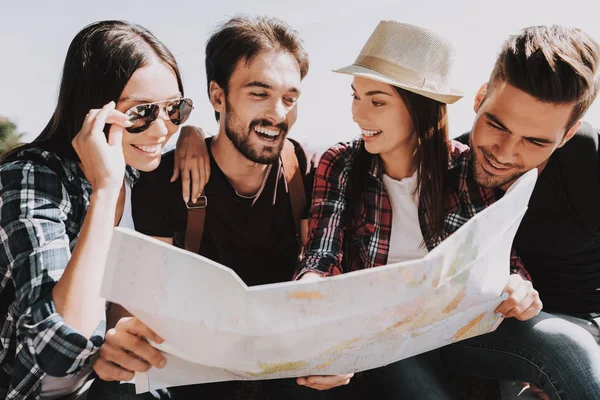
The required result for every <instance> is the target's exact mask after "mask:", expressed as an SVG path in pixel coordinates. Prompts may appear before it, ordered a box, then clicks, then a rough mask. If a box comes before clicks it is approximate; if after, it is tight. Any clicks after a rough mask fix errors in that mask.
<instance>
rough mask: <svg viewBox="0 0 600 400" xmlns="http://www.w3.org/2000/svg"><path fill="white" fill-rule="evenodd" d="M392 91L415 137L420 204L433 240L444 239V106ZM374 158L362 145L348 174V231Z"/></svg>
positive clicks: (445, 125)
mask: <svg viewBox="0 0 600 400" xmlns="http://www.w3.org/2000/svg"><path fill="white" fill-rule="evenodd" d="M393 87H394V89H395V90H396V92H398V94H399V95H400V97H401V98H402V100H403V101H404V104H405V105H406V108H407V109H408V112H409V114H410V117H411V119H412V122H413V126H414V129H415V132H416V133H417V135H418V144H417V151H416V155H415V158H416V164H417V171H416V172H417V190H418V191H419V203H420V205H421V206H423V207H425V209H426V210H427V215H426V218H427V221H428V223H429V228H430V229H431V232H432V234H433V238H438V239H441V238H443V235H444V200H445V196H444V194H445V191H446V175H447V171H448V156H449V139H448V116H447V114H446V104H443V103H440V102H438V101H435V100H432V99H429V98H427V97H424V96H421V95H418V94H416V93H412V92H409V91H406V90H403V89H400V88H398V87H395V86H393ZM374 157H377V156H376V155H373V154H370V153H369V152H368V151H367V150H366V149H365V145H364V142H362V141H361V143H360V147H359V149H358V152H357V154H356V157H355V159H354V161H353V165H352V172H351V174H350V187H349V189H348V211H347V214H346V216H347V221H348V222H347V223H346V226H348V227H351V225H350V224H351V221H352V220H353V219H354V216H355V213H356V212H358V211H359V210H360V208H359V207H360V204H361V202H362V201H363V194H364V192H365V187H366V184H367V179H368V176H369V170H370V168H371V164H372V163H373V158H374Z"/></svg>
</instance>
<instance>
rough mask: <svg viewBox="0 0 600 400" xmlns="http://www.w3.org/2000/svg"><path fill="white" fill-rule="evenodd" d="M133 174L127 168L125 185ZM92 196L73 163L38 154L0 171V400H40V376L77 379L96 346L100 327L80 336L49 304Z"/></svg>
mask: <svg viewBox="0 0 600 400" xmlns="http://www.w3.org/2000/svg"><path fill="white" fill-rule="evenodd" d="M136 175H137V171H134V170H130V169H129V168H128V173H127V178H128V179H129V180H130V181H131V182H133V181H134V180H135V177H136ZM91 191H92V187H91V185H90V183H89V182H88V181H87V180H86V179H85V177H84V174H83V172H82V171H81V169H80V168H79V167H78V165H77V164H76V163H75V162H73V161H70V160H67V159H63V158H61V157H59V156H57V155H56V154H54V153H50V152H47V151H43V150H42V149H39V148H32V149H28V150H24V151H22V152H21V153H20V154H19V156H18V159H17V160H16V161H13V162H9V163H6V164H3V165H0V279H1V281H0V313H1V314H0V315H1V316H2V321H3V322H2V330H1V331H0V332H1V333H0V341H1V347H0V398H6V399H37V398H40V388H41V385H40V383H41V380H42V378H43V377H44V375H45V374H46V373H47V374H49V375H52V376H66V375H71V374H75V373H77V372H78V371H79V370H81V368H82V367H84V366H86V365H89V362H90V358H91V357H92V355H94V354H95V353H96V351H97V350H98V348H99V347H100V345H101V344H102V341H103V337H104V331H105V326H106V324H105V321H99V326H98V328H97V329H96V331H95V332H94V334H93V335H92V337H91V338H86V337H84V336H82V335H81V334H80V333H79V332H77V331H76V330H75V329H73V328H71V327H70V326H68V325H66V324H65V322H64V320H63V318H62V317H61V316H60V315H59V314H58V313H57V311H56V307H55V305H54V301H53V299H52V289H53V287H54V285H55V284H56V282H57V281H58V280H59V279H60V277H61V276H62V274H63V272H64V270H65V268H66V266H67V263H68V262H69V259H70V257H71V252H72V251H73V249H74V247H75V245H76V244H77V237H78V236H79V231H80V230H81V225H82V224H83V220H84V218H85V214H86V211H87V208H88V205H89V202H90V195H91Z"/></svg>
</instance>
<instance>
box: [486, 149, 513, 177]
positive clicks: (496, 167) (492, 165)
mask: <svg viewBox="0 0 600 400" xmlns="http://www.w3.org/2000/svg"><path fill="white" fill-rule="evenodd" d="M480 151H481V155H482V156H483V163H482V164H483V168H484V169H485V170H486V171H487V172H488V173H490V174H492V175H503V174H505V173H506V172H507V171H510V170H511V169H512V168H513V167H507V166H506V165H504V164H500V163H498V162H496V161H494V160H493V159H492V158H491V157H490V156H489V155H488V154H486V152H485V151H484V150H482V149H480Z"/></svg>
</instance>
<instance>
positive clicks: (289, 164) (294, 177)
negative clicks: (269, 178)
mask: <svg viewBox="0 0 600 400" xmlns="http://www.w3.org/2000/svg"><path fill="white" fill-rule="evenodd" d="M281 163H282V164H283V173H284V175H285V181H286V183H287V187H288V193H289V194H290V203H291V205H292V214H293V216H294V224H295V226H296V234H297V235H298V237H300V233H301V230H300V221H301V217H302V211H303V210H304V209H305V207H306V193H305V191H304V182H303V181H302V171H301V170H300V164H299V163H298V157H296V149H295V147H294V143H292V142H291V141H290V140H287V139H286V140H285V143H284V145H283V150H282V151H281Z"/></svg>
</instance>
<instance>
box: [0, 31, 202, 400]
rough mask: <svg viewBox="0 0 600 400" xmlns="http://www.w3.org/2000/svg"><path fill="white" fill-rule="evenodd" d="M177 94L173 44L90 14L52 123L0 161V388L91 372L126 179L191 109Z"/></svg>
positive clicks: (80, 378)
mask: <svg viewBox="0 0 600 400" xmlns="http://www.w3.org/2000/svg"><path fill="white" fill-rule="evenodd" d="M183 95H184V93H183V86H182V81H181V76H180V73H179V69H178V67H177V63H176V61H175V59H174V57H173V55H172V54H171V53H170V51H169V50H168V49H167V48H166V47H165V46H164V45H163V44H162V43H161V42H159V41H158V39H156V37H154V35H152V34H151V33H150V32H149V31H148V30H146V29H145V28H143V27H141V26H139V25H133V24H130V23H127V22H120V21H102V22H97V23H94V24H92V25H89V26H88V27H86V28H84V29H83V30H82V31H81V32H79V33H78V34H77V35H76V36H75V38H74V39H73V41H72V42H71V45H70V47H69V50H68V52H67V56H66V60H65V64H64V70H63V75H62V82H61V85H60V91H59V97H58V104H57V107H56V109H55V111H54V114H53V116H52V118H51V119H50V121H49V123H48V125H47V126H46V128H45V129H44V130H43V131H42V133H41V134H40V135H39V136H38V137H37V138H36V139H35V140H34V141H33V142H32V143H30V144H27V145H24V146H22V147H20V148H17V149H15V150H13V151H11V152H10V153H8V154H7V155H6V156H5V157H4V159H3V160H2V163H1V164H0V237H1V238H2V240H1V242H2V245H1V246H0V274H1V276H2V279H1V282H2V283H1V285H0V298H1V301H0V308H1V310H0V311H1V313H2V321H3V322H2V330H1V338H0V339H1V340H2V347H1V348H0V360H1V361H2V368H1V369H0V398H6V399H17V398H18V399H21V398H27V399H39V398H42V399H54V398H59V397H62V396H65V395H69V394H71V393H73V392H75V391H76V390H77V389H79V388H80V387H81V386H82V384H83V383H84V382H85V381H86V379H87V377H88V376H89V374H90V372H91V370H92V369H91V362H90V360H91V358H92V356H93V355H94V354H95V353H96V352H97V350H98V349H99V347H100V345H101V344H102V341H103V337H104V331H105V326H106V322H105V301H104V299H102V298H101V297H100V296H99V292H100V284H101V281H102V275H103V268H104V263H105V260H106V257H107V253H108V249H109V244H110V240H111V236H112V231H113V228H114V227H115V226H117V225H119V226H125V227H129V228H133V219H132V217H131V205H130V200H129V198H130V193H131V185H133V183H134V182H135V179H136V176H137V175H138V172H137V171H138V170H140V171H150V170H153V169H155V168H156V167H157V166H158V165H159V163H160V156H161V151H162V148H163V146H164V145H165V143H166V142H167V140H168V139H169V138H170V137H171V135H173V134H174V133H175V132H176V131H177V129H178V125H179V124H181V123H183V122H184V121H185V120H186V119H187V118H188V116H189V114H190V112H191V110H192V108H193V107H192V102H191V100H189V99H186V98H184V97H183ZM139 334H140V335H143V336H145V337H147V338H150V339H153V340H159V341H160V339H159V338H158V337H156V335H155V334H154V333H153V332H151V331H147V330H146V331H142V332H139Z"/></svg>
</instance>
